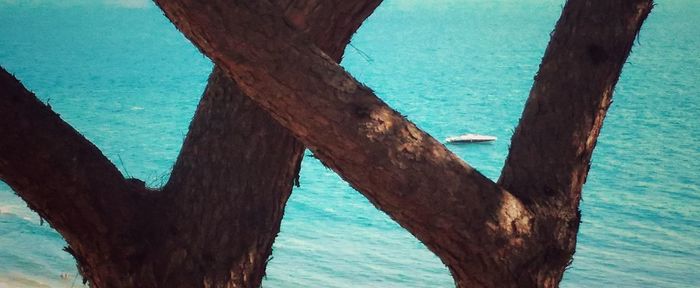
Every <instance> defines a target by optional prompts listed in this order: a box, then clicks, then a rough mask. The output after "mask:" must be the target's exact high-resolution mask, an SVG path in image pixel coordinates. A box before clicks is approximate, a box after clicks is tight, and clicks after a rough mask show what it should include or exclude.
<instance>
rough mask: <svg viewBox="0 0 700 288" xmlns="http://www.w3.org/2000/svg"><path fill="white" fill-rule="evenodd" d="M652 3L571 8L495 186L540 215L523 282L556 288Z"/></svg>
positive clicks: (621, 0) (572, 4) (605, 1)
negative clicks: (593, 164) (625, 69)
mask: <svg viewBox="0 0 700 288" xmlns="http://www.w3.org/2000/svg"><path fill="white" fill-rule="evenodd" d="M652 6H653V3H652V1H651V0H634V1H632V0H616V1H610V0H600V1H583V0H577V1H572V0H570V1H568V2H567V4H566V6H565V7H564V11H563V13H562V16H561V18H560V19H559V21H558V23H557V25H556V28H555V30H554V34H553V35H552V39H551V40H550V42H549V46H548V47H547V50H546V52H545V55H544V58H543V59H542V63H541V65H540V69H539V72H538V74H537V76H536V77H535V83H534V85H533V87H532V90H531V91H530V96H529V98H528V100H527V103H526V106H525V110H524V112H523V115H522V118H521V119H520V123H519V124H518V127H517V129H516V130H515V133H514V135H513V137H512V143H511V149H510V152H509V155H508V158H507V160H506V163H505V166H504V168H503V172H502V175H501V178H500V180H499V181H498V183H499V184H500V185H501V186H502V187H503V188H504V189H506V190H508V191H510V192H511V193H513V195H515V196H516V197H518V198H519V199H521V200H522V201H523V202H525V203H526V205H527V206H528V207H529V208H530V209H531V210H532V211H533V212H534V213H535V214H536V215H537V218H538V223H539V225H538V226H537V229H538V233H540V234H542V235H543V236H542V237H544V238H543V239H545V240H546V241H545V242H542V243H541V246H540V250H541V251H542V252H541V253H538V257H537V258H535V259H531V260H530V263H531V264H530V266H529V267H527V269H525V271H523V272H524V273H523V276H522V277H531V278H532V279H529V281H530V282H532V283H541V285H544V286H550V287H551V286H556V285H557V284H558V283H559V281H560V280H561V277H562V275H563V272H564V270H563V269H562V268H563V267H565V266H566V265H568V263H569V261H571V260H570V259H571V257H572V255H573V253H574V251H575V247H576V234H577V233H578V226H579V222H580V212H579V209H578V207H579V201H580V199H581V190H582V187H583V184H584V183H585V181H586V175H587V174H588V170H589V168H590V160H591V155H592V154H593V149H594V148H595V144H596V140H597V138H598V135H599V133H600V129H601V127H602V125H603V119H604V118H605V114H606V111H607V110H608V107H609V106H610V103H611V99H612V94H613V90H614V88H615V84H616V83H617V80H618V78H619V76H620V73H621V71H622V66H623V64H624V63H625V61H626V59H627V56H628V55H629V53H630V51H631V48H632V44H633V43H634V39H635V38H636V35H637V33H639V29H640V28H641V25H642V22H643V21H644V19H646V17H647V15H648V14H649V12H650V11H651V9H652Z"/></svg>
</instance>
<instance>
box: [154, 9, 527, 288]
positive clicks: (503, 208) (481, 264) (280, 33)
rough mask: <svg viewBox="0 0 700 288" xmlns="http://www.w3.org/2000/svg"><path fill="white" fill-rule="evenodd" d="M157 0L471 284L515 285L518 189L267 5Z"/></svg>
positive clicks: (523, 217)
mask: <svg viewBox="0 0 700 288" xmlns="http://www.w3.org/2000/svg"><path fill="white" fill-rule="evenodd" d="M158 3H159V4H160V5H161V7H162V8H163V9H164V10H165V11H166V15H167V16H168V17H169V18H171V19H173V22H174V23H176V24H177V25H178V27H179V28H180V29H182V30H183V32H185V34H186V35H187V36H188V37H190V38H192V39H193V40H194V41H195V42H196V43H198V44H199V45H200V48H202V49H203V51H204V52H205V53H207V54H208V55H210V56H211V57H212V59H213V60H214V61H215V62H216V63H217V64H218V65H220V67H222V68H224V69H227V70H228V71H229V72H230V73H231V75H232V76H234V78H235V79H236V81H237V82H238V83H239V85H241V87H242V88H243V90H244V91H245V92H246V94H247V95H248V96H250V97H251V98H253V99H254V100H255V101H257V102H258V103H259V104H261V106H263V107H264V108H265V109H267V110H268V111H270V112H271V114H272V115H273V117H275V118H276V119H277V120H278V121H280V123H282V125H284V126H285V127H287V128H288V129H290V130H291V131H293V132H294V133H295V135H296V136H297V137H298V138H299V139H300V140H302V141H303V142H304V143H305V144H306V145H307V147H309V148H310V149H311V150H312V151H313V152H314V154H315V155H316V156H317V157H319V158H320V159H321V160H323V161H324V163H325V164H326V165H329V166H330V167H331V168H333V169H335V170H336V171H338V173H339V174H340V175H341V176H343V178H345V179H346V180H347V181H348V182H350V183H351V184H352V185H353V186H354V187H356V188H357V189H358V190H360V191H361V192H362V193H363V194H364V195H366V196H367V197H368V198H369V199H370V200H371V201H372V202H373V203H374V204H375V205H377V206H378V207H380V208H381V209H382V210H384V211H385V212H387V213H388V214H389V215H390V216H391V217H392V218H394V219H395V220H397V221H398V222H399V223H400V224H401V225H403V226H404V227H406V228H407V229H408V230H409V231H411V232H412V233H413V234H414V235H416V236H417V237H418V238H419V239H420V240H421V241H423V243H425V244H426V245H427V246H428V247H429V248H430V249H431V250H433V251H435V252H436V253H437V254H438V255H440V257H441V258H442V259H443V261H444V262H445V263H446V264H447V265H448V266H449V267H450V269H451V270H452V272H453V274H455V275H457V276H459V277H464V278H465V279H464V283H473V284H474V285H479V286H494V285H498V283H512V280H511V278H512V273H510V272H509V268H510V267H511V266H512V265H513V263H517V262H518V261H512V262H511V260H512V258H515V257H509V256H510V255H518V256H519V257H523V258H522V259H526V258H528V257H525V256H527V254H528V252H527V251H525V250H523V247H524V246H523V244H524V243H525V242H527V241H530V240H528V239H529V237H530V225H531V221H532V215H531V213H530V212H529V211H528V210H527V209H525V207H524V206H523V205H521V203H520V202H519V201H518V200H517V199H515V198H514V197H512V195H510V194H509V193H507V192H505V191H503V190H502V189H500V188H498V187H497V186H496V185H495V183H493V182H492V181H490V180H489V179H487V178H486V177H484V176H483V175H481V174H479V173H478V172H477V171H475V170H474V169H472V168H471V167H469V166H468V165H467V164H466V163H464V162H463V161H461V160H460V159H459V158H458V157H456V156H455V155H454V154H452V153H451V152H449V151H448V150H447V149H445V147H444V146H443V145H442V144H440V143H439V142H437V141H436V140H435V139H433V138H432V137H430V136H429V135H427V134H425V133H424V132H422V131H420V130H419V129H417V128H416V127H415V126H414V125H413V124H411V123H410V122H408V121H407V120H405V119H404V118H403V117H402V116H401V115H399V114H398V113H396V112H395V111H393V110H391V108H389V107H387V106H386V104H384V103H383V102H382V101H381V100H379V99H377V98H376V97H375V96H374V95H373V94H372V92H371V91H370V90H369V89H368V88H366V87H364V86H362V85H361V84H359V83H357V82H356V81H354V79H352V78H351V77H350V76H349V75H347V74H346V73H345V72H344V71H343V70H342V69H341V68H340V67H339V66H338V65H337V64H335V63H334V62H333V61H332V60H331V59H329V58H328V56H326V55H325V54H324V53H323V52H321V51H320V50H319V49H318V48H316V47H315V46H313V45H311V43H310V42H309V39H308V38H306V37H305V35H303V34H301V33H298V32H296V31H294V30H293V29H291V28H290V27H289V26H288V25H287V24H286V23H285V22H284V21H283V20H282V19H283V18H282V16H281V15H280V14H279V13H278V12H277V11H276V10H275V9H274V8H273V7H272V6H270V5H266V2H263V1H256V2H252V3H251V2H248V1H209V2H207V3H203V2H200V1H194V0H192V1H158ZM248 5H250V6H251V7H248ZM212 11H226V12H225V13H223V14H218V13H212ZM224 15H236V17H225V16H224ZM259 19H266V21H265V22H261V21H259ZM530 257H531V256H530ZM520 264H522V263H520ZM467 271H471V272H474V271H479V273H468V272H467ZM484 272H487V273H488V275H486V276H485V275H481V274H482V273H484ZM509 280H510V281H509ZM504 281H506V282H504Z"/></svg>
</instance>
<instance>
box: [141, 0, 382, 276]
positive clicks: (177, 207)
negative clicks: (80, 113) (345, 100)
mask: <svg viewBox="0 0 700 288" xmlns="http://www.w3.org/2000/svg"><path fill="white" fill-rule="evenodd" d="M379 3H380V1H378V0H365V1H350V2H346V1H326V2H319V3H317V2H316V1H310V0H296V1H278V3H276V4H277V5H278V7H282V8H283V9H285V14H286V17H287V19H291V20H289V21H292V24H293V26H294V27H297V29H299V30H303V31H304V33H307V34H308V35H310V36H311V37H312V38H313V39H315V40H316V43H317V44H318V45H319V46H321V47H324V48H325V49H327V50H326V51H328V52H329V53H330V54H332V55H333V58H334V60H335V61H340V59H341V57H342V55H343V51H344V49H345V46H346V44H347V43H348V42H349V40H350V37H351V36H352V34H353V33H354V32H355V31H356V30H357V29H358V28H359V26H360V24H362V22H363V21H364V20H365V19H366V18H367V17H368V16H369V15H370V14H371V13H372V11H374V9H375V8H376V7H377V6H378V5H379ZM329 22H333V23H335V22H338V24H335V25H328V23H329ZM303 151H304V146H303V145H302V144H301V142H299V141H297V140H296V139H295V138H294V137H293V136H292V135H291V133H289V132H288V131H287V129H285V128H283V127H282V126H280V125H279V124H278V123H277V122H276V121H274V120H273V119H272V118H271V117H270V116H269V115H268V113H266V112H265V111H263V110H262V109H260V108H259V107H258V106H257V104H255V103H254V102H253V101H251V100H250V99H249V98H248V97H246V96H245V95H244V94H243V92H242V91H241V90H240V88H239V87H238V85H237V84H236V83H235V81H233V80H231V79H230V78H229V77H228V75H227V74H226V73H224V72H223V71H222V70H221V69H220V68H218V67H215V68H214V71H213V72H212V75H211V76H210V79H209V83H208V85H207V89H206V91H205V93H204V96H203V97H202V100H201V102H200V104H199V106H198V108H197V112H196V113H195V117H194V120H193V121H192V123H191V125H190V130H189V132H188V135H187V137H186V139H185V142H184V144H183V148H182V150H181V152H180V156H179V157H178V160H177V162H176V164H175V166H174V168H173V172H172V175H171V178H170V181H169V182H168V183H167V185H166V186H165V188H164V190H165V192H166V195H168V200H169V201H168V203H169V204H168V205H167V206H168V207H169V209H168V215H169V218H171V220H170V223H177V225H173V226H171V227H170V228H168V230H169V233H165V234H164V235H168V236H167V237H166V238H165V239H162V240H161V241H160V242H161V243H163V244H162V246H163V247H167V248H165V249H160V250H159V251H160V254H159V255H158V256H157V257H155V260H154V261H155V262H163V260H164V259H165V260H166V262H167V263H173V264H172V267H168V268H164V269H165V270H166V271H160V273H156V274H159V276H158V277H157V278H159V279H168V281H169V282H168V283H165V284H167V285H164V286H163V287H174V286H176V285H180V286H183V287H189V286H194V284H196V283H192V285H183V284H182V283H188V282H192V280H193V279H205V280H204V281H205V282H206V283H207V285H209V286H214V287H216V286H221V285H229V284H225V283H233V286H235V287H258V286H260V282H261V280H262V277H263V276H264V275H265V266H266V264H267V259H268V257H269V256H270V254H271V252H272V244H273V241H274V238H275V237H276V236H277V233H279V227H280V222H281V220H282V216H283V211H284V206H285V203H286V201H287V199H288V198H289V194H290V192H291V189H292V184H293V182H294V181H295V178H296V177H298V173H299V168H300V165H301V160H302V157H303ZM297 181H298V180H297ZM192 219H201V220H199V221H192ZM175 235H177V237H173V236H175ZM213 239H217V240H216V241H213ZM183 255H187V257H184V256H183ZM231 261H233V263H231ZM232 264H233V266H232ZM193 267H197V269H194V270H195V271H201V273H200V274H197V275H193V273H199V272H194V271H193ZM199 267H206V268H199ZM161 268H162V267H161ZM212 283H213V285H212Z"/></svg>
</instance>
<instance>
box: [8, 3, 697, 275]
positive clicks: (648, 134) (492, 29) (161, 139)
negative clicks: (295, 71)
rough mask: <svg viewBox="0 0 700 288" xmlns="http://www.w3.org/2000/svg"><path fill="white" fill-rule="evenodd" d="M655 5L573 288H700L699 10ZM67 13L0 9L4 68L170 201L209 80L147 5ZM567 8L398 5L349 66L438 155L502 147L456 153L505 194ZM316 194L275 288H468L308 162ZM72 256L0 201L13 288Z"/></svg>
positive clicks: (594, 181) (275, 268) (619, 97)
mask: <svg viewBox="0 0 700 288" xmlns="http://www.w3.org/2000/svg"><path fill="white" fill-rule="evenodd" d="M657 2H658V5H657V7H656V8H655V9H654V12H653V13H652V15H651V16H650V17H649V19H648V20H647V22H646V24H645V26H644V28H643V30H642V32H641V33H640V38H639V42H638V43H637V45H636V46H635V48H634V52H633V54H632V55H631V56H630V58H629V61H628V63H627V65H626V66H625V69H624V71H623V75H622V77H621V79H620V82H619V84H618V86H617V89H616V91H615V96H614V101H615V102H614V104H613V106H612V108H611V110H610V112H609V114H608V115H609V116H608V119H607V120H606V123H605V126H604V128H603V131H602V135H601V137H600V140H599V144H598V148H597V149H596V152H595V154H594V157H593V165H592V168H591V172H590V176H589V178H588V183H587V184H586V187H585V189H584V196H583V202H582V210H583V223H582V225H581V233H580V234H579V243H578V249H577V253H576V255H575V259H574V262H573V265H572V266H571V268H570V269H569V270H568V271H567V273H566V274H565V279H564V281H563V283H562V286H563V287H610V286H612V287H697V286H700V275H698V274H697V273H696V271H700V240H698V239H700V220H698V219H700V208H698V207H700V193H699V192H700V177H698V174H697V172H696V171H700V160H698V159H700V145H698V144H697V143H699V141H700V131H699V130H698V129H697V128H698V124H700V122H699V120H697V119H699V118H700V112H699V111H700V100H699V99H700V84H698V83H699V80H700V76H699V75H700V71H699V70H700V68H699V67H700V57H698V56H700V55H699V54H698V52H697V50H698V49H699V48H700V37H698V36H699V34H698V33H697V32H696V31H694V29H695V28H696V26H697V24H698V23H700V19H699V18H700V16H699V15H700V2H698V1H690V0H685V1H683V0H676V1H670V0H669V1H657ZM60 3H61V4H55V3H53V2H52V1H47V0H46V1H42V0H39V1H23V0H19V1H7V0H5V1H2V0H0V65H2V66H3V67H5V68H6V69H8V70H9V71H11V72H13V73H14V74H15V75H16V76H17V77H18V78H19V79H21V80H22V81H23V83H24V84H25V85H26V86H27V87H29V88H30V89H32V90H33V91H34V92H35V93H36V94H37V95H38V96H39V97H40V98H42V99H43V100H45V101H49V102H50V103H51V106H52V107H53V109H54V110H56V111H57V112H58V113H60V114H61V116H62V117H63V119H65V120H66V121H67V122H69V123H70V124H72V125H73V126H74V127H76V129H78V130H79V131H80V132H81V133H83V134H84V135H86V137H87V138H88V139H90V140H91V141H93V142H94V143H95V144H96V145H97V146H98V147H99V148H100V149H102V151H103V152H104V153H105V155H107V156H108V157H109V158H110V159H111V160H113V161H114V162H115V163H116V164H117V166H118V167H119V168H120V169H121V170H122V171H123V172H124V173H125V174H129V175H131V176H135V177H140V178H143V179H145V180H146V182H147V183H149V184H150V185H152V186H157V185H159V184H161V183H163V182H164V181H165V180H167V175H168V173H169V170H170V167H171V166H172V163H173V161H174V159H175V157H176V155H177V152H178V150H179V148H180V145H181V141H182V139H183V137H184V135H185V133H186V129H187V125H188V122H189V120H190V119H191V117H192V114H193V113H194V109H195V105H196V103H197V100H198V98H199V96H200V95H201V92H202V91H203V88H204V85H205V84H206V79H207V76H208V74H209V72H210V69H211V63H210V62H209V60H208V59H206V58H205V57H203V56H202V55H201V54H199V52H197V50H196V49H194V48H193V46H192V45H191V44H190V43H189V42H188V41H187V40H186V39H184V37H183V36H182V35H181V34H180V33H179V32H177V31H176V30H175V29H174V27H173V26H172V25H171V24H170V23H169V22H168V21H167V19H165V17H163V16H162V13H161V12H160V11H159V10H158V9H157V8H155V7H153V5H152V4H150V3H148V2H141V1H138V0H128V1H124V0H122V1H118V0H110V1H106V2H105V3H104V4H103V3H98V2H96V1H75V0H73V1H68V2H60ZM562 3H563V2H562V1H535V0H526V1H466V0H465V1H460V0H449V1H448V0H445V1H439V2H437V1H436V3H425V1H417V0H405V1H391V0H387V1H386V2H385V3H384V4H382V6H381V7H380V8H379V9H378V10H377V11H376V13H375V14H374V15H373V16H372V17H371V18H370V19H369V20H368V21H367V22H366V23H365V24H364V25H363V27H362V29H361V31H360V32H358V34H357V35H355V37H354V39H353V41H352V44H353V47H349V48H348V50H347V52H346V57H345V59H344V61H343V66H344V67H346V68H347V69H348V70H349V71H350V72H351V73H352V74H353V75H354V76H355V77H356V78H358V79H359V80H360V81H362V82H364V83H366V84H367V85H368V86H370V87H372V89H373V90H375V91H376V93H377V95H379V96H380V97H382V99H384V100H385V101H386V102H388V103H389V104H390V105H391V106H392V107H394V108H396V109H398V110H399V111H400V112H401V113H402V114H404V115H406V116H407V117H408V118H409V119H411V120H412V121H414V122H415V123H417V124H418V126H419V127H421V128H422V129H424V130H425V131H427V132H428V133H430V134H431V135H433V136H434V137H436V138H438V139H444V138H445V137H448V136H453V135H457V134H461V133H467V132H472V133H481V134H489V135H495V136H497V137H498V138H499V140H498V141H496V142H494V143H491V144H478V145H449V146H448V147H449V148H450V149H451V150H453V151H454V152H455V153H457V154H458V155H459V156H460V157H462V158H463V159H465V160H466V161H467V162H469V163H470V164H471V165H472V166H474V167H476V168H477V169H479V170H480V171H482V172H483V173H484V174H485V175H487V176H489V177H491V178H493V179H495V178H497V177H498V174H499V172H500V168H501V166H502V164H503V161H504V158H505V155H506V153H507V149H508V142H509V141H508V139H509V138H510V135H511V134H512V131H513V129H514V127H515V125H516V123H517V121H518V118H519V115H520V113H521V111H522V106H523V103H524V101H525V98H526V97H527V94H528V91H529V89H530V86H531V85H532V78H533V75H534V74H535V72H536V71H537V66H538V64H539V61H540V58H541V57H542V54H543V51H544V48H545V47H546V44H547V41H548V39H549V32H550V31H551V30H552V29H553V27H554V23H555V22H556V20H557V18H558V16H559V13H560V10H561V5H562ZM0 137H2V135H0ZM301 184H302V185H301V188H296V189H295V190H294V193H293V195H292V197H291V199H290V200H289V204H288V206H287V210H286V214H285V217H284V220H283V223H282V232H281V233H280V235H279V237H278V239H277V241H276V243H275V246H274V258H273V260H272V261H271V262H270V265H269V268H268V276H267V278H266V279H265V281H264V286H267V287H450V286H452V285H453V284H452V280H451V278H450V276H449V272H448V271H447V269H446V268H444V266H443V265H442V264H441V263H440V261H439V260H438V259H437V258H436V257H435V256H433V255H432V254H431V253H430V252H428V251H427V250H426V249H425V248H424V247H423V245H422V244H421V243H419V242H418V241H416V240H415V239H414V238H413V237H412V236H411V235H409V234H408V233H407V232H406V231H404V230H403V229H402V228H400V227H399V226H398V225H396V224H395V223H394V222H392V221H391V220H390V219H389V218H388V217H387V216H386V215H384V214H383V213H381V212H379V211H378V210H376V209H375V208H374V207H373V206H372V205H371V204H370V203H369V202H368V201H367V200H365V199H364V198H363V197H362V196H360V195H359V194H358V193H356V192H355V191H354V190H353V189H351V188H350V187H349V186H348V185H347V184H346V183H344V182H343V181H342V180H340V178H339V177H338V176H336V175H335V174H334V173H333V172H332V171H330V170H327V169H326V168H324V167H323V166H322V165H320V164H319V163H318V162H317V161H316V160H315V159H313V158H310V157H307V158H305V159H304V164H303V168H302V174H301ZM64 245H65V243H64V242H63V240H62V239H61V237H60V236H59V235H58V234H57V233H55V232H54V231H53V230H52V229H51V228H50V227H48V225H44V226H41V225H40V224H39V219H38V217H37V216H36V214H35V213H33V212H31V211H30V210H28V209H27V208H26V205H25V204H24V203H23V202H22V201H21V200H20V199H19V198H18V197H17V196H15V195H14V193H13V192H12V191H11V190H10V189H9V187H7V186H5V185H3V184H1V183H0V287H5V286H7V287H29V286H41V285H48V286H51V287H70V286H71V284H72V282H73V279H74V276H75V273H76V269H75V267H74V263H73V260H72V258H71V257H70V255H68V254H67V253H65V252H63V251H62V250H61V248H62V247H63V246H64ZM61 273H67V276H68V277H66V279H62V278H61V277H60V275H61ZM78 282H80V281H78Z"/></svg>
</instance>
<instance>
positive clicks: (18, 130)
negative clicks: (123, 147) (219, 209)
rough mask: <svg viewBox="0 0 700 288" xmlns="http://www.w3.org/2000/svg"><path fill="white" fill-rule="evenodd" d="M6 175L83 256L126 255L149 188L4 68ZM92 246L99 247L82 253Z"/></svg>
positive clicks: (2, 155)
mask: <svg viewBox="0 0 700 288" xmlns="http://www.w3.org/2000/svg"><path fill="white" fill-rule="evenodd" d="M0 131H1V132H0V134H2V140H1V141H0V179H2V180H3V181H5V182H6V183H7V184H9V185H10V187H12V189H13V190H14V191H15V192H16V193H17V194H18V195H19V196H20V197H22V199H24V200H25V201H26V202H27V204H28V205H29V207H30V208H31V209H32V210H34V211H36V212H37V213H39V216H40V217H42V218H43V219H46V220H47V221H48V222H49V223H50V224H51V226H52V227H54V228H55V229H56V230H58V231H59V232H60V233H61V234H62V235H63V237H64V238H65V239H66V241H68V242H69V243H71V248H70V249H71V250H70V252H71V253H73V254H74V255H83V256H84V257H80V256H79V257H77V260H78V261H79V262H84V263H93V264H95V263H103V262H105V261H107V260H106V259H110V261H115V262H120V261H122V260H120V259H123V257H128V256H129V255H128V254H129V253H126V252H124V251H119V252H115V251H113V250H112V249H111V248H109V247H106V246H104V245H102V244H103V243H105V242H107V241H114V242H119V243H125V242H129V241H130V240H131V239H130V238H131V232H130V231H132V230H133V229H137V227H136V226H139V223H140V222H141V221H139V220H135V211H137V210H138V209H139V206H138V205H140V203H142V201H141V200H142V198H143V197H144V196H145V195H144V191H143V190H141V189H140V187H139V186H138V185H134V184H131V183H130V182H129V181H125V179H124V178H123V176H122V174H121V173H120V172H119V171H118V170H117V168H116V167H114V165H113V164H112V163H111V162H110V161H109V160H108V159H107V158H106V157H105V156H104V155H102V153H101V152H100V151H99V150H98V149H97V147H95V146H94V145H93V144H92V143H90V142H89V141H88V140H86V139H85V138H84V137H83V136H82V135H80V133H78V132H77V131H75V130H74V129H73V128H72V127H71V126H70V125H68V124H67V123H65V122H64V121H63V120H61V118H59V116H58V114H56V113H54V112H53V111H51V107H50V106H48V105H44V104H43V103H41V102H40V101H39V100H38V99H37V98H36V97H35V96H34V94H32V93H31V92H29V91H27V90H26V89H25V88H24V87H23V86H22V84H21V83H20V82H19V81H17V80H16V79H15V78H14V77H13V76H12V75H10V74H9V73H7V71H5V70H4V69H2V68H1V67H0ZM85 251H91V252H95V253H83V252H85Z"/></svg>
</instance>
